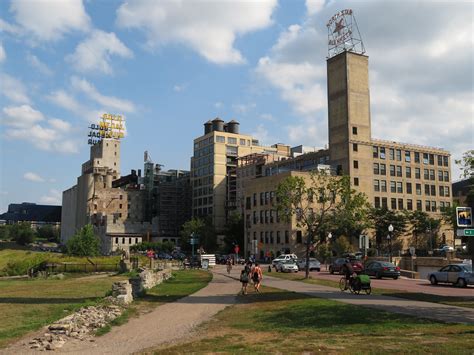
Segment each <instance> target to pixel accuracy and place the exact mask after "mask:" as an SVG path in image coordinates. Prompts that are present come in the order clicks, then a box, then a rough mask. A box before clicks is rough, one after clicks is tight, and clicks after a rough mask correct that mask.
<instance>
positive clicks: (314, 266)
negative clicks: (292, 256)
mask: <svg viewBox="0 0 474 355" xmlns="http://www.w3.org/2000/svg"><path fill="white" fill-rule="evenodd" d="M298 269H300V270H306V259H301V260H299V261H298ZM313 270H316V271H321V263H320V262H319V261H318V260H317V259H315V258H309V271H313Z"/></svg>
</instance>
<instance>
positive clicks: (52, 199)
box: [40, 189, 62, 205]
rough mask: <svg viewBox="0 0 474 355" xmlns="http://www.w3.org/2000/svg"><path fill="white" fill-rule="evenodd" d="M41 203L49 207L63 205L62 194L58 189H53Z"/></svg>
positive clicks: (41, 199) (43, 197) (42, 198)
mask: <svg viewBox="0 0 474 355" xmlns="http://www.w3.org/2000/svg"><path fill="white" fill-rule="evenodd" d="M40 202H41V203H45V204H47V205H61V203H62V194H61V192H60V191H58V190H56V189H51V190H49V192H48V194H47V195H43V196H41V198H40Z"/></svg>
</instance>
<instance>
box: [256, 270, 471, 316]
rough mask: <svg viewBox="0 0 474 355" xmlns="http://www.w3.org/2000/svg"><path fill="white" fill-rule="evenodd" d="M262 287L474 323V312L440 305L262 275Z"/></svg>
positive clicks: (380, 308)
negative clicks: (355, 293)
mask: <svg viewBox="0 0 474 355" xmlns="http://www.w3.org/2000/svg"><path fill="white" fill-rule="evenodd" d="M263 285H264V286H270V287H274V288H279V289H284V290H288V291H293V292H298V293H303V294H306V295H309V296H312V297H320V298H327V299H331V300H334V301H339V302H343V303H349V304H353V305H357V306H364V307H370V308H376V309H379V310H382V311H388V312H395V313H402V314H407V315H411V316H416V317H420V318H427V319H432V320H435V321H441V322H449V323H468V324H469V323H471V324H474V309H472V308H463V307H455V306H448V305H444V304H439V303H431V302H421V301H413V300H408V299H403V298H397V297H388V296H381V295H373V294H372V295H365V294H360V295H353V294H351V293H350V292H348V291H346V292H341V291H340V290H338V289H336V288H334V287H328V286H321V285H314V284H308V283H305V282H301V281H291V280H284V279H279V278H276V277H271V276H267V275H265V276H264V279H263Z"/></svg>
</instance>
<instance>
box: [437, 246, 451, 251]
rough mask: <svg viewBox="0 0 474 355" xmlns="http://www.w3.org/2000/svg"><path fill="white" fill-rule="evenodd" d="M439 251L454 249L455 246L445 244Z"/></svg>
mask: <svg viewBox="0 0 474 355" xmlns="http://www.w3.org/2000/svg"><path fill="white" fill-rule="evenodd" d="M439 251H444V252H447V251H454V248H453V247H452V246H449V245H443V246H442V247H441V248H439Z"/></svg>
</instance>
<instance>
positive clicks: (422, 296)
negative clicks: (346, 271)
mask: <svg viewBox="0 0 474 355" xmlns="http://www.w3.org/2000/svg"><path fill="white" fill-rule="evenodd" d="M265 274H267V275H268V276H274V277H279V278H281V279H286V280H293V281H302V282H306V283H310V284H314V285H321V286H329V287H335V288H339V282H337V281H332V280H322V279H317V278H312V277H311V276H310V278H309V279H305V278H304V276H303V275H302V274H297V273H295V274H292V273H282V272H272V273H268V272H267V273H265ZM372 293H373V294H376V295H383V296H391V297H399V298H407V299H410V300H414V301H425V302H434V303H441V304H446V305H449V306H458V307H467V308H474V297H455V296H438V295H431V294H427V293H422V292H405V291H400V290H391V289H386V288H375V287H372Z"/></svg>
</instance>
